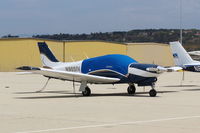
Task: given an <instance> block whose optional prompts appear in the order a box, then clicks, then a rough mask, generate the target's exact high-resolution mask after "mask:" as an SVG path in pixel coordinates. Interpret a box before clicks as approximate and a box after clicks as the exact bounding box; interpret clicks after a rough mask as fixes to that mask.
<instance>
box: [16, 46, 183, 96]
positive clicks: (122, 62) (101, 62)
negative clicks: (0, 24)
mask: <svg viewBox="0 0 200 133" xmlns="http://www.w3.org/2000/svg"><path fill="white" fill-rule="evenodd" d="M38 47H39V51H40V55H41V60H42V64H43V68H39V67H31V66H22V67H18V68H17V69H20V70H25V71H30V72H31V73H34V74H40V75H43V76H45V77H48V78H49V79H51V78H55V79H60V80H68V81H73V83H74V82H80V83H81V85H80V88H79V91H82V94H83V96H89V95H90V94H91V90H90V88H89V87H88V86H87V84H88V83H90V84H120V83H127V84H129V87H128V89H127V91H128V94H134V93H135V91H136V88H135V85H134V84H137V85H138V86H151V87H152V89H151V90H150V91H149V95H150V96H151V97H155V96H156V94H157V91H156V90H155V82H156V81H157V77H158V76H159V75H160V74H162V73H163V72H172V71H177V70H180V69H182V68H180V67H169V68H164V67H161V66H158V65H154V64H141V63H138V62H137V61H135V60H134V59H132V58H130V57H129V56H126V55H120V54H112V55H105V56H99V57H94V58H89V59H85V60H82V61H77V62H59V61H58V60H57V59H56V57H55V56H54V55H53V53H52V52H51V50H50V49H49V48H48V46H47V44H46V43H45V42H38ZM49 79H48V81H49ZM48 81H47V83H48ZM47 83H46V84H47ZM41 91H42V90H41Z"/></svg>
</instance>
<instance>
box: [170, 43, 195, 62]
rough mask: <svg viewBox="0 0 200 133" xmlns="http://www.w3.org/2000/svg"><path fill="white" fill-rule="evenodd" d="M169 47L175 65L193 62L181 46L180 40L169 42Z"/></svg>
mask: <svg viewBox="0 0 200 133" xmlns="http://www.w3.org/2000/svg"><path fill="white" fill-rule="evenodd" d="M170 48H171V51H172V54H173V58H174V62H175V64H176V65H177V66H183V65H184V64H190V63H194V62H195V61H194V60H193V59H192V58H191V57H190V55H189V54H188V53H187V51H186V50H185V49H184V48H183V46H182V45H181V43H180V42H178V41H176V42H170Z"/></svg>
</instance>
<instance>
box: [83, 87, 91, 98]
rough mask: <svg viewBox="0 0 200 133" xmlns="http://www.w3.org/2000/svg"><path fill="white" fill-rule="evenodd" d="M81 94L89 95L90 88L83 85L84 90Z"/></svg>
mask: <svg viewBox="0 0 200 133" xmlns="http://www.w3.org/2000/svg"><path fill="white" fill-rule="evenodd" d="M82 94H83V96H90V95H91V90H90V88H89V87H88V86H86V87H85V90H84V91H82Z"/></svg>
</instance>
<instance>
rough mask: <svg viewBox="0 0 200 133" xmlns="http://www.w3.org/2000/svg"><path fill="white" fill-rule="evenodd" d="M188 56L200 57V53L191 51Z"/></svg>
mask: <svg viewBox="0 0 200 133" xmlns="http://www.w3.org/2000/svg"><path fill="white" fill-rule="evenodd" d="M188 54H190V55H196V56H200V51H190V52H188Z"/></svg>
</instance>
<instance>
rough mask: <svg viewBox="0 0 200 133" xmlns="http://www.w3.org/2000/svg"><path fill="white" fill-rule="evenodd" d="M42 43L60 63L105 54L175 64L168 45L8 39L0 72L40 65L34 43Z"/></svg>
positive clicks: (0, 46) (0, 52) (1, 42)
mask: <svg viewBox="0 0 200 133" xmlns="http://www.w3.org/2000/svg"><path fill="white" fill-rule="evenodd" d="M43 41H45V42H46V43H47V44H48V46H49V47H50V49H51V50H52V51H53V52H54V54H55V56H56V57H57V58H58V59H59V60H60V61H63V62H73V61H77V60H82V59H85V58H91V57H96V56H101V55H106V54H124V55H128V56H130V57H132V58H134V59H135V60H137V61H139V62H141V63H154V64H158V65H162V66H173V65H174V62H173V57H172V55H171V51H170V48H169V46H168V45H167V44H160V43H127V44H123V43H114V42H104V41H56V40H46V39H37V38H8V39H0V61H1V63H0V71H1V72H5V71H15V68H16V67H19V66H24V65H28V66H41V61H40V55H39V50H38V47H37V42H43Z"/></svg>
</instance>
